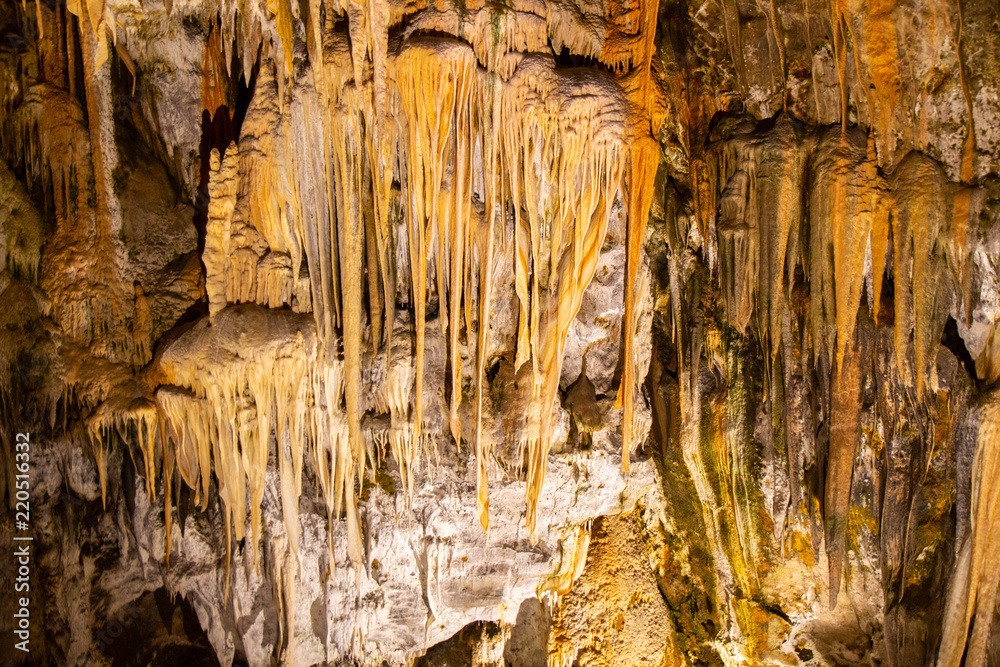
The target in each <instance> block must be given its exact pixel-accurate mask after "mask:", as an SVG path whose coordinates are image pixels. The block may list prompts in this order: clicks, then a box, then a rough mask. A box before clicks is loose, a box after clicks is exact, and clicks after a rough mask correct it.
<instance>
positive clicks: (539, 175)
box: [205, 37, 626, 527]
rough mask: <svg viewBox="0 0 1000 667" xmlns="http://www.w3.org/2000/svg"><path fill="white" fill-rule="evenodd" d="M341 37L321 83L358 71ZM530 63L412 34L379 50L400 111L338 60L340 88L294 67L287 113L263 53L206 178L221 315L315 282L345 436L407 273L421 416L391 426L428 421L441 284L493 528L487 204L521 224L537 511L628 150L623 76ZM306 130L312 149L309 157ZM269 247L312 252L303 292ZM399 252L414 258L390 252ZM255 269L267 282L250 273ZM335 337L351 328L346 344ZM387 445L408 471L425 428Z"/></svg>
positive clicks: (443, 314)
mask: <svg viewBox="0 0 1000 667" xmlns="http://www.w3.org/2000/svg"><path fill="white" fill-rule="evenodd" d="M335 41H336V40H332V39H328V40H326V42H328V44H327V46H328V48H329V52H328V54H327V55H328V56H329V57H327V58H325V60H324V67H323V68H322V80H323V81H324V82H330V81H333V80H334V79H335V78H337V73H338V72H339V71H340V70H339V69H338V68H340V69H342V68H343V67H346V66H350V67H352V68H354V64H353V63H351V61H350V60H349V59H347V58H345V57H338V56H337V53H338V51H337V48H335V47H336V44H335ZM340 48H341V50H342V45H341V47H340ZM342 55H345V56H346V52H345V53H343V54H342ZM519 61H520V62H519V64H518V65H517V67H516V69H514V70H513V71H512V72H511V73H510V75H509V77H508V80H507V81H504V79H503V77H502V76H500V75H499V74H497V73H493V72H490V71H488V70H484V69H482V68H481V67H480V66H479V60H478V58H477V54H476V51H475V49H474V48H472V47H470V46H469V45H468V44H466V43H464V42H461V41H458V40H453V39H448V38H427V37H413V38H411V39H409V40H407V41H406V42H404V43H403V45H402V47H401V48H400V50H399V51H398V52H397V53H395V54H393V55H392V57H391V58H388V60H387V67H386V76H387V87H386V90H385V91H383V93H382V94H384V95H385V97H386V100H387V102H388V105H389V107H388V108H389V109H390V110H393V113H392V115H391V116H389V115H382V114H377V113H376V112H375V104H374V101H375V95H376V94H378V91H377V90H371V86H369V85H367V84H366V85H359V84H358V81H357V80H356V79H355V80H353V81H351V80H350V76H349V75H346V74H343V75H342V76H341V77H340V78H341V79H343V80H345V81H348V83H346V84H345V85H344V87H343V88H342V89H341V90H339V91H338V93H337V95H336V96H333V95H329V96H324V95H322V94H320V92H319V91H318V90H317V88H316V87H315V86H314V85H313V83H312V82H310V81H303V80H300V81H298V82H297V83H296V84H295V86H294V87H293V88H292V89H290V90H289V91H288V94H287V97H286V103H287V107H288V110H289V113H288V114H278V113H277V112H275V111H273V110H274V109H275V108H277V107H278V106H279V105H278V104H276V99H277V98H278V97H280V96H281V95H282V92H281V91H280V90H279V89H278V87H277V86H276V85H275V81H276V80H277V79H278V78H280V73H278V72H276V71H275V70H276V66H275V65H273V64H270V63H268V62H265V63H263V65H262V67H261V70H260V74H259V79H258V84H257V91H256V93H255V101H254V102H253V103H252V104H251V108H250V110H249V111H248V114H247V120H246V121H245V123H244V128H247V127H248V126H249V129H247V130H245V131H244V132H243V135H244V137H243V139H241V141H240V143H239V145H238V147H237V146H235V145H234V146H231V147H230V149H228V150H227V151H226V153H225V155H223V156H217V157H216V156H213V162H212V171H211V173H212V175H211V178H210V184H209V188H210V193H211V194H212V203H211V204H210V206H209V211H208V214H209V215H208V218H209V222H208V235H207V236H208V241H207V242H206V255H205V264H206V268H207V270H208V274H209V275H208V278H207V288H208V293H209V300H210V303H211V304H212V305H211V310H212V312H217V311H218V309H220V308H222V307H224V305H225V304H226V303H234V302H240V301H247V300H256V301H257V302H258V303H262V304H264V305H269V306H272V307H274V306H278V305H281V303H283V302H287V301H286V300H285V299H284V295H285V294H288V293H291V294H292V295H293V298H294V299H295V300H296V301H297V302H299V303H302V302H303V299H302V298H301V297H300V296H298V295H300V294H303V293H304V292H306V291H309V292H311V298H310V299H309V306H311V309H312V311H313V313H314V316H315V318H316V323H317V330H318V333H319V338H320V351H321V354H322V355H323V356H325V357H326V358H328V359H332V358H333V356H338V357H339V356H340V355H338V354H337V353H338V352H339V353H341V354H342V359H343V363H344V369H345V370H344V373H345V379H346V384H345V386H346V387H347V390H346V393H345V400H346V414H347V422H348V430H349V433H350V441H351V443H352V445H351V446H352V449H355V450H358V449H360V448H361V446H362V437H361V432H360V415H359V413H358V410H359V407H358V406H359V403H360V401H359V397H358V395H357V387H358V386H359V378H360V375H359V370H358V369H359V368H360V357H361V351H362V347H363V345H364V344H365V340H363V336H364V332H365V331H366V327H365V323H366V322H367V324H368V325H369V326H368V327H367V344H369V345H370V346H372V347H373V348H376V349H377V348H379V347H380V346H383V345H385V346H390V345H391V332H392V329H393V322H394V319H395V313H394V305H395V302H396V297H397V294H396V290H397V288H398V287H400V286H399V285H398V284H397V280H398V278H399V276H400V275H407V274H408V276H409V278H410V280H409V282H410V284H409V285H403V286H402V287H403V288H404V289H406V288H408V289H407V290H406V291H407V292H408V296H409V299H410V302H411V306H412V308H413V311H414V312H413V317H414V322H415V331H414V359H413V364H414V392H413V397H412V400H411V409H410V410H409V414H408V415H399V417H401V418H403V419H406V420H408V421H409V422H410V423H411V425H412V428H411V429H401V430H398V431H397V438H398V439H401V440H407V439H418V440H419V438H420V437H421V431H422V429H423V428H424V415H423V395H424V386H423V375H424V373H423V366H424V339H425V327H426V325H425V320H426V315H425V312H426V311H425V307H426V301H427V299H428V298H429V297H430V295H431V294H434V295H435V296H436V297H437V303H438V306H439V309H440V317H439V318H438V320H439V322H440V325H441V327H442V329H443V332H444V333H445V334H446V337H447V347H448V352H449V354H448V363H449V366H448V369H449V374H450V379H451V383H450V384H451V387H452V390H451V392H450V397H449V401H450V410H449V412H450V416H449V423H450V430H451V435H452V437H453V438H454V440H455V441H456V442H457V443H458V444H459V445H460V444H461V439H462V433H463V430H462V425H461V422H460V419H459V407H460V405H461V402H462V398H463V397H462V380H461V378H462V353H461V351H460V349H461V346H462V343H463V342H464V344H465V346H466V347H467V348H468V349H469V350H470V354H471V353H472V350H476V352H475V355H476V356H475V357H474V358H475V360H476V366H477V373H476V375H477V381H476V394H477V402H478V405H477V423H476V430H475V434H476V435H475V441H476V442H475V446H476V453H477V459H478V460H479V462H480V464H479V465H480V472H479V475H478V479H479V489H480V490H479V495H480V518H481V520H482V523H483V525H484V526H486V525H487V524H488V498H487V495H486V483H487V475H486V466H485V460H486V459H487V458H488V457H489V452H488V451H483V449H482V444H481V430H482V418H481V411H482V408H481V401H482V398H481V396H482V382H483V380H482V375H483V370H484V367H485V362H486V360H485V359H484V358H482V355H481V354H480V353H479V351H480V350H485V349H486V340H485V334H486V330H487V329H488V327H485V326H481V325H480V323H481V322H485V321H487V320H488V318H489V315H490V314H489V312H488V306H487V304H488V303H489V301H490V290H491V281H490V279H489V275H490V273H491V271H490V268H491V266H492V264H493V262H494V258H493V244H494V236H495V233H496V232H495V227H496V224H495V220H496V219H497V218H498V217H499V216H502V215H505V211H510V214H511V215H513V216H514V217H515V218H516V219H517V220H518V221H519V222H517V228H518V232H517V234H518V254H517V259H516V274H517V281H518V282H517V292H518V298H519V301H520V303H521V323H520V333H519V342H518V350H517V360H518V365H520V364H522V363H524V362H525V361H527V360H529V359H531V361H532V369H533V373H534V377H535V380H534V390H533V398H532V405H533V407H532V409H531V416H530V418H529V420H528V424H527V427H526V430H525V433H524V434H522V436H521V440H522V441H523V443H524V444H525V445H527V447H528V450H529V452H530V454H531V460H532V461H533V463H531V464H530V471H531V472H530V477H531V480H532V482H531V484H530V485H529V492H528V505H529V524H530V525H531V526H532V527H533V524H534V505H535V502H536V498H537V494H538V491H539V489H540V487H541V483H542V479H543V476H544V459H545V455H546V453H547V451H548V445H549V431H550V430H551V423H550V422H551V407H552V403H553V400H554V399H555V396H556V390H557V387H558V380H559V374H560V370H561V363H562V352H563V348H564V344H565V336H566V333H567V330H568V327H569V324H570V323H571V321H572V319H573V318H574V317H575V314H576V312H577V310H578V309H579V307H580V302H581V299H582V294H583V291H584V289H586V287H587V285H588V284H589V282H590V280H591V277H592V276H593V272H594V270H595V268H596V262H597V257H598V254H599V252H600V248H601V246H602V245H603V242H604V237H605V231H606V228H607V223H608V217H609V214H610V208H611V205H612V203H613V202H614V201H615V198H616V197H618V196H620V194H621V189H622V184H623V176H624V171H625V163H626V156H625V152H624V138H625V126H626V102H625V100H624V97H623V93H622V91H621V88H620V85H619V84H618V82H617V81H616V80H615V79H614V78H613V77H611V76H609V75H607V74H604V73H600V72H598V71H596V70H586V69H569V70H562V69H557V68H556V67H555V63H554V61H553V59H552V58H550V57H545V56H525V57H521V58H519ZM356 71H357V70H356V69H355V72H356ZM318 79H319V75H317V76H316V77H314V80H318ZM257 96H260V97H261V99H262V101H261V103H260V104H258V103H257V99H256V97H257ZM258 109H259V111H258ZM268 110H270V111H268ZM304 146H308V147H310V149H311V150H310V151H309V154H308V155H300V154H298V151H301V147H304ZM248 174H249V175H251V176H248ZM394 177H395V178H396V179H397V180H398V181H399V182H400V183H401V186H402V193H401V202H402V206H401V207H400V208H401V211H402V214H403V222H404V224H405V229H406V235H405V237H404V238H403V239H402V242H403V243H404V244H405V247H402V248H399V249H398V250H397V249H395V248H394V246H395V241H396V239H395V234H394V233H393V231H392V228H391V225H392V224H393V221H392V220H391V219H390V218H392V213H391V209H392V204H391V202H392V192H391V189H390V185H391V183H392V181H393V178H394ZM248 178H252V179H253V181H252V182H251V183H247V182H246V180H247V179H248ZM476 201H479V202H480V205H479V206H477V205H475V202H476ZM522 208H523V209H524V210H525V211H526V212H527V213H526V215H523V214H522V213H521V210H522ZM522 218H523V219H522ZM241 222H245V223H248V224H246V225H245V226H244V227H243V228H242V231H241V232H240V234H241V236H242V238H243V239H245V240H244V241H242V242H241V243H237V242H236V238H237V232H236V229H237V225H238V224H239V223H241ZM255 234H256V236H255ZM400 251H401V252H402V254H400ZM276 257H287V258H288V260H286V261H285V262H284V264H283V265H281V266H278V268H281V269H284V266H286V265H288V264H290V265H291V273H292V274H293V275H295V274H296V265H297V264H299V263H300V261H301V263H303V264H308V267H309V271H308V281H309V283H308V284H309V287H310V289H309V290H306V289H304V288H302V289H300V286H301V285H302V284H303V283H300V282H298V281H293V282H292V284H291V287H290V288H288V287H286V288H283V289H282V290H277V294H276V295H275V296H271V290H264V289H262V282H263V281H262V267H265V266H266V267H268V270H269V271H272V273H270V274H268V275H274V272H273V271H274V270H273V269H271V268H270V267H272V266H277V260H276V259H274V258H276ZM397 257H402V258H403V259H404V261H405V262H406V264H407V266H406V267H401V266H398V265H397V263H396V262H395V261H393V260H394V259H395V258H397ZM299 258H301V260H300V259H299ZM268 262H269V263H268ZM302 273H303V274H304V273H305V272H304V271H302ZM282 275H285V276H287V275H288V274H287V273H284V274H282ZM254 277H256V280H257V289H256V290H253V289H249V288H247V284H248V283H249V282H250V281H251V280H253V279H254ZM273 282H274V283H276V284H284V285H288V282H287V280H285V282H284V283H281V281H279V280H274V281H273ZM303 282H304V281H303ZM366 283H367V290H366V289H365V287H366ZM477 288H478V289H477ZM366 293H367V297H368V300H367V306H368V307H367V309H365V308H364V305H365V304H364V301H365V299H364V297H365V295H366ZM265 295H266V296H268V298H266V299H262V298H261V297H262V296H265ZM254 297H256V298H254ZM303 310H304V309H303ZM463 330H464V332H465V334H464V338H465V340H464V341H462V337H463V335H462V331H463ZM477 330H478V332H479V333H478V335H473V333H474V332H476V331H477ZM333 340H337V341H341V342H342V344H343V348H342V350H337V349H335V348H334V347H333V346H332V345H331V344H330V341H333ZM331 355H333V356H331ZM393 449H394V451H398V453H399V454H400V455H402V456H403V457H404V460H401V461H400V462H399V463H400V467H401V469H403V470H411V469H412V467H413V465H414V462H413V460H412V457H413V456H414V455H415V452H416V451H417V449H418V448H417V447H415V446H414V445H413V442H408V443H406V444H405V446H399V447H393ZM404 481H406V480H404ZM405 486H406V488H409V487H410V486H411V485H410V484H405Z"/></svg>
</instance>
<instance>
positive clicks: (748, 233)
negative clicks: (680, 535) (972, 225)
mask: <svg viewBox="0 0 1000 667" xmlns="http://www.w3.org/2000/svg"><path fill="white" fill-rule="evenodd" d="M719 132H720V133H727V132H728V134H729V136H728V137H726V138H725V139H723V140H720V141H718V142H717V143H715V144H714V145H712V146H711V147H710V149H709V151H708V155H709V158H708V161H707V165H706V171H707V174H708V179H709V181H710V185H709V186H708V187H707V188H705V189H704V190H702V191H700V196H701V197H702V198H703V199H704V201H699V204H700V208H701V210H702V211H703V213H709V212H715V213H714V215H715V216H716V217H715V220H714V223H715V226H716V227H715V228H716V231H717V239H718V254H719V262H720V265H719V279H720V282H721V285H720V287H721V290H722V295H723V304H724V307H725V313H726V316H727V319H728V321H729V323H730V324H731V325H732V326H734V327H735V328H736V329H737V330H739V331H740V332H741V333H743V332H745V331H747V330H748V329H749V328H751V327H752V328H753V330H754V331H755V332H756V333H757V335H758V336H759V339H760V341H761V343H762V345H763V346H764V348H765V350H766V351H767V359H766V362H767V364H768V365H769V367H770V368H771V370H772V373H771V376H770V378H769V380H770V382H772V383H773V382H775V381H776V379H775V378H779V377H780V374H779V371H778V369H780V368H781V366H780V365H779V363H778V359H779V357H780V355H781V353H782V350H783V349H787V350H788V351H793V352H794V350H795V347H794V346H788V347H787V348H784V347H783V346H782V340H783V329H784V330H786V331H787V330H789V328H790V326H791V325H790V323H789V318H793V319H792V322H795V321H796V319H795V318H797V317H798V316H799V315H797V314H796V312H797V313H799V314H800V315H801V316H802V317H803V319H802V320H801V322H800V323H799V324H798V325H796V328H798V327H799V326H801V327H802V328H803V329H804V330H805V331H806V332H808V336H803V338H802V340H803V344H802V347H803V348H804V349H803V351H802V352H801V354H802V355H803V356H804V357H809V358H808V359H806V358H803V359H801V360H800V359H797V358H796V359H783V360H781V363H782V364H785V365H791V366H793V367H794V366H796V365H803V366H805V365H807V364H811V365H812V366H813V367H814V368H815V369H816V370H817V372H819V373H820V376H821V382H822V383H823V386H825V387H828V390H827V391H825V396H826V397H827V400H829V408H828V409H829V411H830V414H831V415H832V418H831V423H830V442H829V451H828V454H827V457H828V458H827V466H826V467H827V473H826V480H825V484H824V487H825V491H824V493H825V498H824V514H825V518H826V550H827V554H828V556H829V562H830V579H831V583H830V586H831V591H832V592H833V594H832V596H831V600H832V601H835V600H836V591H837V590H838V589H839V585H840V571H841V563H842V561H843V557H844V553H843V552H844V548H845V542H844V539H845V528H844V527H845V526H846V518H847V515H848V512H849V509H850V490H851V479H852V471H853V462H854V452H855V449H856V446H857V444H858V442H859V439H860V427H859V414H860V411H861V400H860V399H861V397H860V392H861V383H862V381H863V379H864V370H863V369H864V365H863V364H862V363H861V359H860V358H859V354H860V348H859V347H858V345H859V343H858V340H857V338H856V334H855V327H856V322H857V317H858V312H859V310H860V309H861V308H862V306H863V305H864V303H865V301H866V293H867V301H868V305H869V308H870V311H871V314H872V316H873V318H874V319H875V321H878V318H879V315H880V305H881V300H882V296H881V293H882V282H883V273H884V271H885V270H886V265H887V257H888V256H889V250H890V249H889V247H888V246H889V242H890V234H891V239H892V243H893V247H892V249H891V250H892V253H891V256H892V266H891V270H892V272H893V282H894V292H893V294H894V297H893V298H894V304H893V306H892V310H893V313H894V323H893V326H894V334H895V356H896V368H897V371H898V376H899V379H900V381H901V384H902V385H903V386H904V387H906V388H908V389H909V390H910V391H912V392H913V396H914V397H915V398H916V402H917V403H918V404H919V403H920V402H921V401H924V400H926V399H927V396H928V395H929V392H930V391H931V390H932V389H933V385H932V384H931V381H930V379H931V378H932V377H933V375H932V374H933V365H934V360H935V354H934V350H935V348H936V346H937V345H938V342H939V341H940V338H941V334H942V331H943V329H944V326H945V322H946V319H947V317H948V315H949V313H961V312H962V311H963V310H964V312H965V313H966V314H968V312H969V311H970V308H971V305H970V301H971V300H970V299H968V298H967V297H966V296H965V294H966V293H967V292H968V288H967V286H964V285H963V280H965V281H967V280H968V270H967V269H966V270H965V274H964V275H963V273H962V267H963V264H964V263H965V259H964V253H965V229H966V228H967V226H968V225H969V221H970V220H971V219H974V217H975V216H976V215H978V213H977V209H978V207H979V203H978V197H977V195H976V193H975V192H974V191H972V190H971V189H969V188H966V187H963V186H960V185H959V184H954V183H949V182H948V181H947V179H946V178H945V176H944V173H943V171H942V169H941V167H940V165H938V164H937V163H936V162H935V161H934V160H932V159H931V158H929V157H927V156H925V155H923V154H920V153H916V152H914V153H911V154H909V155H907V156H906V157H905V158H904V159H903V160H901V161H900V163H899V164H898V165H896V166H895V168H894V170H893V172H892V174H891V177H887V176H885V175H884V174H883V173H882V171H881V170H880V169H879V167H878V161H877V156H876V153H875V140H874V136H873V135H872V134H871V133H868V134H867V136H866V135H865V133H864V132H862V131H861V130H858V129H856V128H855V129H844V128H841V127H829V128H821V129H808V128H806V127H804V126H802V125H801V124H799V123H797V121H795V120H793V119H791V118H789V117H788V116H785V115H783V114H782V115H781V116H779V117H778V118H777V119H776V120H775V121H774V123H773V126H772V127H768V128H763V129H762V128H759V127H755V126H754V125H753V124H752V123H747V122H746V121H744V122H742V123H740V124H737V125H735V127H733V126H730V128H729V129H727V128H725V127H723V128H722V129H720V130H719ZM803 192H806V193H808V196H807V198H803V197H802V195H801V193H803ZM705 195H707V197H706V196H705ZM797 272H801V273H800V275H801V276H802V278H803V279H804V280H805V281H806V282H807V283H808V288H809V295H810V296H809V302H808V307H807V308H804V309H801V310H797V311H795V309H796V308H801V306H802V304H799V305H798V306H793V303H794V297H793V290H794V289H795V288H796V286H795V284H794V283H795V280H796V275H797ZM866 288H867V289H866ZM956 297H957V298H956ZM793 311H795V312H793ZM956 317H958V315H957V314H956ZM794 354H795V356H798V355H799V354H800V353H799V352H794ZM824 411H825V410H824ZM791 474H792V475H793V476H794V475H796V474H798V473H797V471H796V470H795V469H793V470H792V471H791ZM793 484H797V481H796V482H793ZM793 496H795V498H797V497H798V496H797V494H793ZM796 511H797V508H796Z"/></svg>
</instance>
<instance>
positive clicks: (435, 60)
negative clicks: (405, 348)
mask: <svg viewBox="0 0 1000 667" xmlns="http://www.w3.org/2000/svg"><path fill="white" fill-rule="evenodd" d="M475 66H476V60H475V54H474V53H473V52H472V50H471V49H470V48H469V47H468V46H466V45H465V44H462V43H460V42H457V41H446V40H442V39H434V38H420V39H414V40H410V41H409V42H408V43H407V45H406V48H405V50H404V51H403V52H402V53H400V54H399V55H398V56H397V57H396V61H395V69H396V84H397V87H398V89H399V94H400V103H401V105H402V110H403V111H404V112H405V113H406V117H407V142H406V156H407V171H406V173H407V190H406V192H407V199H408V204H409V205H408V206H407V215H408V217H407V225H408V229H409V242H410V266H411V268H412V271H411V275H412V281H413V304H414V317H415V319H416V351H415V354H414V363H415V364H416V376H415V382H414V390H415V392H416V393H415V395H414V399H413V400H414V404H413V432H414V437H419V436H420V432H421V428H422V421H423V390H424V389H423V388H424V329H425V322H424V319H425V303H424V302H425V299H426V277H427V255H428V253H429V252H430V251H431V246H430V245H429V244H430V240H431V239H432V238H433V236H434V235H435V234H437V235H438V237H439V239H441V244H440V246H439V249H438V252H439V256H438V257H437V272H438V282H439V285H440V287H439V289H438V301H439V309H440V310H441V314H442V315H441V317H442V320H444V318H445V314H446V313H447V311H448V307H450V308H451V309H453V310H457V309H458V308H459V303H460V299H461V292H460V291H459V292H458V293H453V294H452V298H453V299H457V300H456V301H455V302H453V303H451V304H449V303H448V301H447V299H448V297H447V295H446V287H445V280H444V278H443V276H445V275H446V274H445V273H444V271H445V270H446V268H447V264H446V262H447V261H448V258H447V254H446V253H445V252H444V243H445V240H446V239H447V236H448V235H449V232H451V231H452V230H454V232H455V233H456V236H461V234H462V233H463V232H462V231H461V230H460V229H459V225H458V223H457V222H454V223H453V222H452V220H450V219H444V217H445V216H442V215H441V206H440V203H439V198H440V196H441V186H442V179H443V178H444V170H445V158H446V152H447V150H448V136H449V134H450V133H451V132H452V131H453V129H454V131H455V132H459V129H460V128H455V127H454V126H455V125H456V124H458V123H460V122H462V118H466V119H467V116H466V115H464V114H466V113H467V112H465V111H463V112H461V113H462V114H463V116H462V117H461V118H456V117H455V116H456V110H457V109H461V110H464V109H467V108H468V104H469V95H470V92H471V87H472V84H473V82H474V77H475V72H476V70H475ZM465 123H466V124H467V123H468V121H467V120H465ZM461 129H464V130H466V131H467V128H461ZM464 141H468V139H465V140H464ZM463 147H464V148H465V151H464V152H465V153H466V156H467V155H468V148H467V145H465V146H463ZM459 150H461V149H459ZM467 159H468V158H467V157H466V160H467ZM466 168H467V167H466ZM457 171H458V170H456V172H457ZM467 192H468V191H466V194H467ZM456 196H457V193H456ZM466 201H468V199H466ZM464 207H465V204H464V203H463V208H464ZM455 215H458V211H455V210H451V211H449V215H448V216H447V217H448V218H450V217H451V216H455ZM448 240H452V241H454V240H455V239H448ZM452 264H453V265H455V266H457V267H461V264H462V263H461V255H456V256H455V257H453V258H452ZM458 284H459V289H460V286H461V283H460V282H459V283H458ZM456 323H457V320H456ZM454 333H455V335H457V332H454ZM454 351H457V339H456V348H453V353H454ZM451 363H452V364H453V366H454V365H457V364H458V363H460V361H459V360H457V359H455V358H453V359H452V360H451ZM455 391H456V387H452V392H455ZM457 391H459V392H460V391H461V386H459V387H457Z"/></svg>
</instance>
